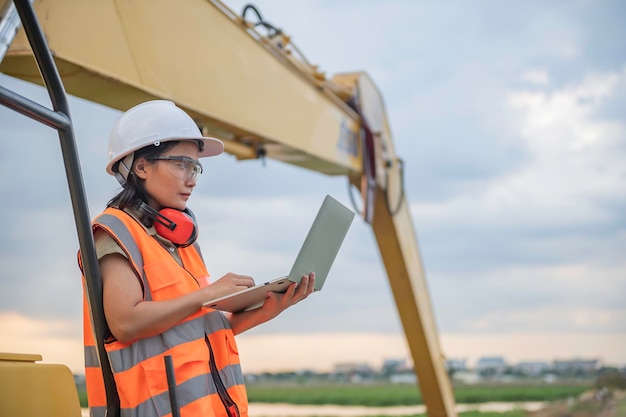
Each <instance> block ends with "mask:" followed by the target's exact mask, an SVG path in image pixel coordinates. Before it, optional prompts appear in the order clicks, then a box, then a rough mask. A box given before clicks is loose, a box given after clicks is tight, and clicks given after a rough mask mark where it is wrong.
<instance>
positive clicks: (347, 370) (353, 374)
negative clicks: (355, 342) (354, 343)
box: [333, 362, 374, 382]
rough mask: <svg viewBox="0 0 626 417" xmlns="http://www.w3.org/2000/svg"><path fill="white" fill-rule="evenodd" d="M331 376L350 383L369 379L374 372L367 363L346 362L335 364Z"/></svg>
mask: <svg viewBox="0 0 626 417" xmlns="http://www.w3.org/2000/svg"><path fill="white" fill-rule="evenodd" d="M333 374H334V375H335V376H336V377H340V378H341V379H345V380H348V381H350V382H361V381H362V380H363V379H366V378H368V377H371V376H372V375H373V374H374V370H373V369H372V368H371V367H370V366H369V365H368V364H367V363H362V362H354V363H353V362H346V363H338V364H335V366H334V370H333Z"/></svg>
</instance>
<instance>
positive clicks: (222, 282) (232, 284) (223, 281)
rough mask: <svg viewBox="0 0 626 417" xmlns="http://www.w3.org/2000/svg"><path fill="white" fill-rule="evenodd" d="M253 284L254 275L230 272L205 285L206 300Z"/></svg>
mask: <svg viewBox="0 0 626 417" xmlns="http://www.w3.org/2000/svg"><path fill="white" fill-rule="evenodd" d="M253 286H254V279H252V277H250V276H248V275H239V274H233V273H232V272H229V273H227V274H226V275H224V276H223V277H221V278H220V279H218V280H217V281H215V282H213V283H212V284H209V285H208V286H207V287H204V289H203V290H204V291H205V293H206V300H212V299H214V298H219V297H223V296H225V295H228V294H232V293H235V292H237V291H241V290H245V289H246V288H250V287H253Z"/></svg>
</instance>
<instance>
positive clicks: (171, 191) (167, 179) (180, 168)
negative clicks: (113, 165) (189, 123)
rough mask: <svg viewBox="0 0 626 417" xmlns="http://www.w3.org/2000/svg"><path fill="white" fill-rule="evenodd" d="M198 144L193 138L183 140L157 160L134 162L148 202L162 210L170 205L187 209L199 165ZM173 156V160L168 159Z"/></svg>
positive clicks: (140, 159)
mask: <svg viewBox="0 0 626 417" xmlns="http://www.w3.org/2000/svg"><path fill="white" fill-rule="evenodd" d="M199 153H200V151H199V150H198V145H197V144H196V143H195V142H193V141H183V142H180V143H178V144H176V145H175V146H174V147H173V148H171V149H169V150H168V151H166V152H164V153H163V154H162V155H160V156H159V158H162V159H157V160H146V159H145V158H139V159H138V160H137V162H136V164H135V174H136V175H137V176H138V177H139V178H141V179H143V180H144V187H145V189H146V191H147V192H148V196H149V201H148V204H149V205H150V206H151V207H152V208H154V209H156V210H161V209H162V208H164V207H171V208H175V209H178V210H184V209H185V208H186V207H187V200H189V197H191V192H192V191H193V189H194V187H195V186H196V181H197V178H196V176H194V175H193V173H194V171H197V170H198V169H201V168H199V167H198V166H196V163H197V164H198V165H199V162H198V155H199ZM167 158H171V159H167Z"/></svg>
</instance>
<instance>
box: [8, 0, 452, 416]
mask: <svg viewBox="0 0 626 417" xmlns="http://www.w3.org/2000/svg"><path fill="white" fill-rule="evenodd" d="M33 7H34V10H35V12H36V15H37V16H38V18H39V21H40V25H41V27H42V30H43V33H44V34H45V36H46V40H47V43H48V46H49V49H50V51H51V52H52V55H53V57H54V61H55V63H56V66H57V68H58V71H59V74H60V76H61V78H62V80H63V84H64V85H65V88H66V90H67V92H68V93H69V94H72V95H74V96H77V97H81V98H84V99H87V100H90V101H93V102H96V103H100V104H102V105H105V106H108V107H111V108H115V109H118V110H122V111H123V110H127V109H128V108H130V107H132V106H133V105H135V104H137V103H139V102H142V101H145V100H150V99H157V98H158V99H169V100H172V101H174V102H176V103H177V104H178V105H179V106H180V107H182V108H184V109H185V110H186V111H188V112H189V114H191V115H192V116H193V117H194V119H195V120H196V122H197V123H198V125H199V126H201V128H202V129H203V132H204V133H205V134H207V135H211V136H216V137H219V138H221V139H222V140H223V141H224V143H225V148H226V152H228V153H230V154H232V155H235V156H236V157H237V158H239V159H252V158H259V157H268V158H273V159H277V160H280V161H283V162H287V163H290V164H293V165H297V166H300V167H304V168H307V169H310V170H314V171H318V172H321V173H324V174H329V175H343V176H346V177H347V178H348V180H349V182H350V183H351V184H352V185H354V186H355V187H356V188H358V189H359V190H360V191H361V196H362V200H363V203H362V204H361V206H362V207H363V209H362V213H361V214H362V216H363V217H364V219H365V221H366V222H368V223H370V224H371V225H372V228H373V230H374V233H375V236H376V240H377V243H378V247H379V250H380V253H381V255H382V259H383V262H384V265H385V268H386V271H387V274H388V278H389V282H390V285H391V289H392V292H393V295H394V297H395V301H396V304H397V308H398V312H399V315H400V318H401V321H402V325H403V328H404V332H405V335H406V339H407V341H408V346H409V349H410V352H411V355H412V359H413V363H414V366H415V371H416V374H417V376H418V380H419V387H420V390H421V392H422V396H423V399H424V402H425V405H426V406H427V410H428V414H429V416H431V417H434V416H456V411H455V409H454V398H453V394H452V388H451V385H450V381H449V378H448V375H447V372H446V370H445V366H444V358H443V355H442V352H441V348H440V345H439V340H438V334H437V329H436V325H435V320H434V317H433V311H432V306H431V303H430V299H429V293H428V288H427V285H426V280H425V277H424V270H423V266H422V264H421V258H420V252H419V248H418V244H417V240H416V237H415V232H414V230H413V223H412V220H411V215H410V210H409V205H408V203H407V200H406V198H405V195H404V188H403V181H402V160H401V159H400V158H399V157H398V156H397V155H396V152H395V149H394V146H393V140H392V136H391V131H390V127H389V123H388V119H387V116H386V111H385V106H384V102H383V98H382V96H381V94H380V92H379V91H378V89H377V87H376V86H375V84H374V82H373V81H372V80H371V79H370V77H369V76H368V75H367V74H366V73H364V72H357V73H349V74H340V75H336V76H334V77H332V78H328V77H327V76H326V75H325V74H324V73H322V72H320V71H319V69H318V68H317V67H316V66H314V65H311V64H310V63H309V62H307V60H306V59H305V58H304V57H303V56H302V54H301V53H300V51H299V50H298V49H297V48H296V47H295V45H294V44H293V43H292V42H291V40H290V38H289V37H288V36H287V35H285V34H284V33H283V32H282V31H279V30H275V28H273V27H270V29H272V30H268V31H267V33H262V31H260V30H257V29H256V28H255V27H259V25H255V24H254V23H255V22H250V21H247V20H245V19H244V18H243V17H242V16H239V15H237V14H236V13H234V12H233V11H232V10H230V9H229V8H228V7H227V6H226V5H224V4H223V3H221V2H219V1H217V0H186V1H184V2H175V3H173V2H171V1H164V0H133V1H127V0H99V1H88V2H86V1H84V0H37V1H35V2H34V4H33ZM258 18H259V19H260V15H258ZM257 23H258V22H257ZM261 23H264V22H261ZM261 26H264V27H265V28H268V27H269V26H268V25H266V24H265V25H261ZM0 71H1V72H3V73H5V74H7V75H10V76H13V77H17V78H21V79H24V80H27V81H31V82H34V83H39V84H41V83H42V81H41V76H40V72H39V70H38V68H37V66H36V64H35V61H34V59H33V54H32V52H31V47H30V45H29V42H28V40H27V38H26V36H25V35H24V34H23V33H22V32H20V33H18V35H17V36H16V37H15V39H14V40H13V42H12V44H11V47H10V49H9V50H8V52H7V54H6V56H5V58H4V59H3V60H2V62H1V63H0Z"/></svg>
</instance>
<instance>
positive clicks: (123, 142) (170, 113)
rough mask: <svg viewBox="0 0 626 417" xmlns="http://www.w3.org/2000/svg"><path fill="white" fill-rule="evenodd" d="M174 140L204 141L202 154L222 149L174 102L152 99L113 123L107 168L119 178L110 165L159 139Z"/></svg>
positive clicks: (216, 153) (219, 152)
mask: <svg viewBox="0 0 626 417" xmlns="http://www.w3.org/2000/svg"><path fill="white" fill-rule="evenodd" d="M173 140H201V141H203V142H204V149H203V150H202V152H200V157H201V158H203V157H207V156H215V155H219V154H221V153H222V152H223V151H224V144H223V143H222V141H220V140H219V139H215V138H209V137H204V136H202V133H201V132H200V129H199V128H198V126H197V125H196V123H195V122H194V121H193V119H192V118H191V117H190V116H189V115H188V114H187V113H185V111H184V110H182V109H181V108H180V107H177V106H176V104H174V103H173V102H171V101H168V100H152V101H146V102H145V103H141V104H138V105H137V106H135V107H133V108H131V109H130V110H128V111H126V112H125V113H124V114H123V115H122V116H121V117H120V118H119V119H118V120H117V122H116V123H115V125H114V126H113V130H112V131H111V136H110V137H109V163H108V164H107V166H106V170H107V172H108V173H109V174H111V175H113V176H116V177H118V180H120V182H122V181H121V180H122V179H121V178H119V174H117V175H116V172H114V171H113V166H114V165H115V164H116V163H117V162H118V161H119V160H121V159H122V158H124V157H125V156H127V155H131V154H133V153H134V152H135V151H136V150H138V149H141V148H143V147H144V146H148V145H154V146H159V144H160V143H161V142H168V141H173ZM131 163H132V162H131ZM125 176H126V175H124V177H125ZM123 179H124V180H125V178H123Z"/></svg>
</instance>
